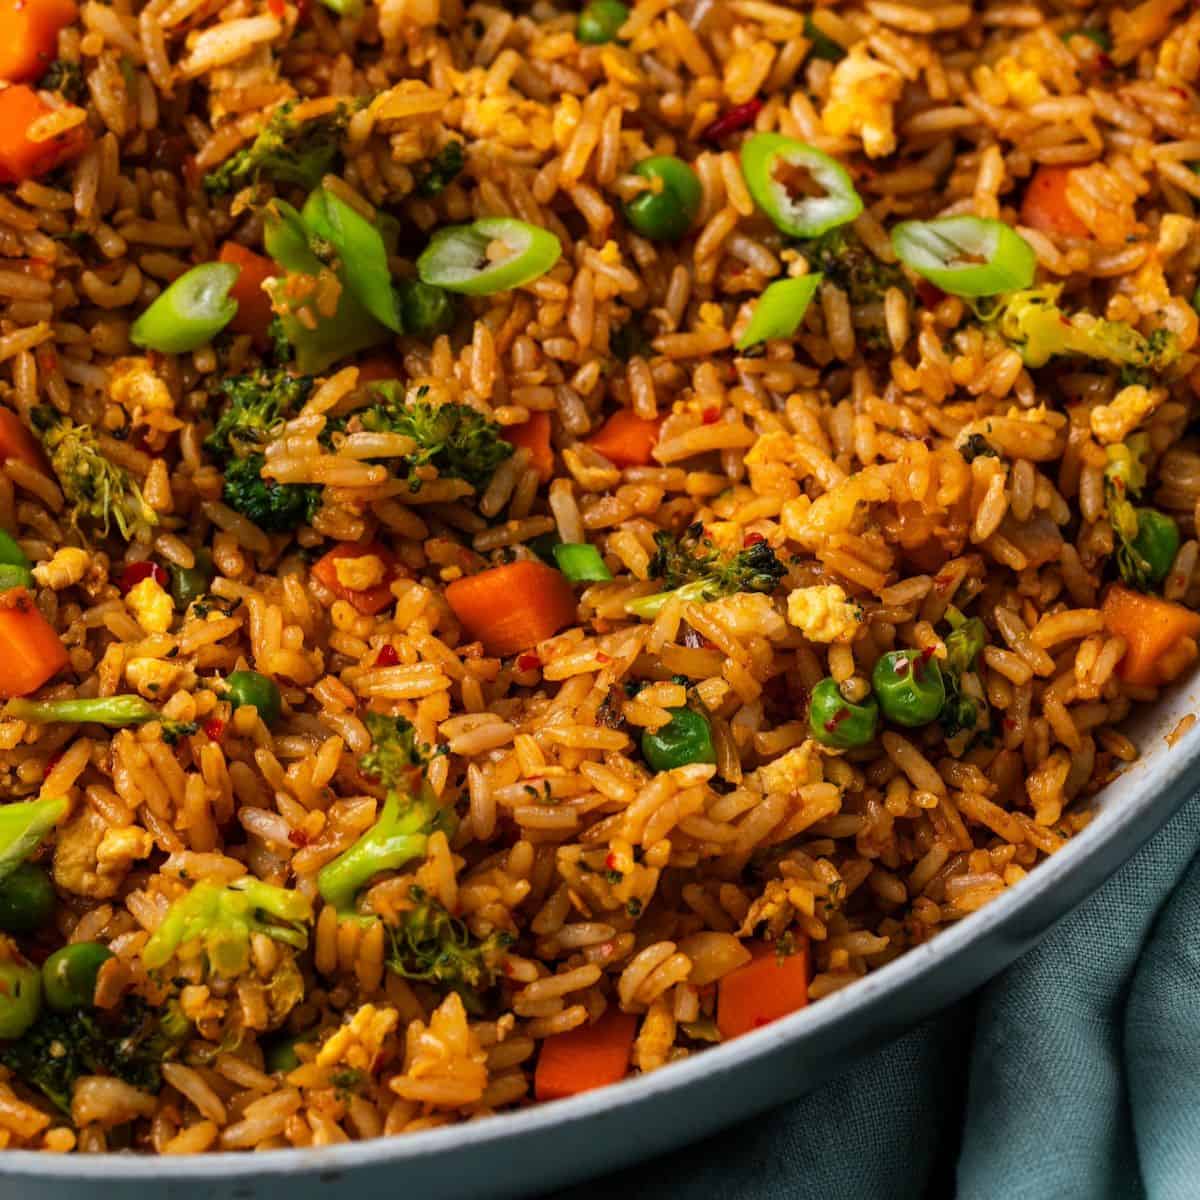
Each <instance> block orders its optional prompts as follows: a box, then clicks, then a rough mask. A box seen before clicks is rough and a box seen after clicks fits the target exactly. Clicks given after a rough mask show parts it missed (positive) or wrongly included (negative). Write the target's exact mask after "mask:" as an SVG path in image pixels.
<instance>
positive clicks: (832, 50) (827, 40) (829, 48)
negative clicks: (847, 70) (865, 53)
mask: <svg viewBox="0 0 1200 1200" xmlns="http://www.w3.org/2000/svg"><path fill="white" fill-rule="evenodd" d="M804 36H805V37H806V38H808V40H809V41H810V42H812V49H811V50H810V51H809V57H810V58H816V59H819V60H820V61H821V62H831V63H836V62H841V61H842V59H843V58H845V57H846V48H845V47H844V46H843V45H842V44H841V43H840V42H837V41H834V39H833V38H831V37H830V36H829V34H827V33H825V32H824V30H822V29H821V27H820V26H819V25H818V24H817V23H816V22H815V21H814V20H813V19H812V16H811V14H809V13H805V14H804Z"/></svg>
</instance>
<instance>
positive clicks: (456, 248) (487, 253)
mask: <svg viewBox="0 0 1200 1200" xmlns="http://www.w3.org/2000/svg"><path fill="white" fill-rule="evenodd" d="M561 256H562V245H561V244H560V243H559V240H558V238H556V237H555V236H554V234H552V233H550V232H549V231H548V230H545V229H540V228H539V227H538V226H536V225H530V224H529V222H528V221H518V220H517V219H516V218H515V217H485V218H483V219H482V220H479V221H475V222H474V223H473V224H471V225H452V226H450V227H449V228H446V229H439V230H438V231H437V233H435V234H434V235H433V237H432V238H431V239H430V242H429V245H428V246H426V248H425V249H424V251H423V252H422V253H421V256H420V258H418V259H417V273H418V274H419V275H420V277H421V280H422V282H424V283H431V284H434V285H435V286H436V287H441V288H445V289H446V290H447V291H450V292H462V293H463V294H464V295H467V296H492V295H495V293H496V292H506V291H511V290H512V289H513V288H518V287H521V286H523V285H524V284H526V283H532V282H533V280H535V279H537V278H539V277H540V276H542V275H545V273H546V272H547V271H549V270H550V268H551V267H553V266H554V264H555V263H556V262H558V260H559V258H560V257H561Z"/></svg>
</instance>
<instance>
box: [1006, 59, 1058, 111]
mask: <svg viewBox="0 0 1200 1200" xmlns="http://www.w3.org/2000/svg"><path fill="white" fill-rule="evenodd" d="M996 74H997V76H998V77H999V78H1000V80H1001V82H1002V83H1003V84H1004V86H1005V88H1007V89H1008V94H1009V95H1010V96H1011V97H1012V98H1013V100H1015V101H1016V102H1017V104H1019V105H1020V106H1021V107H1022V108H1028V107H1029V106H1030V105H1031V104H1036V103H1037V102H1038V101H1039V100H1042V99H1044V98H1045V96H1046V89H1045V88H1044V87H1043V86H1042V81H1041V79H1039V78H1038V74H1037V72H1036V71H1032V70H1030V69H1029V68H1028V67H1025V66H1022V65H1021V64H1020V63H1019V62H1017V60H1016V59H1015V58H1008V57H1005V58H1002V59H1001V60H1000V61H999V62H998V63H997V64H996Z"/></svg>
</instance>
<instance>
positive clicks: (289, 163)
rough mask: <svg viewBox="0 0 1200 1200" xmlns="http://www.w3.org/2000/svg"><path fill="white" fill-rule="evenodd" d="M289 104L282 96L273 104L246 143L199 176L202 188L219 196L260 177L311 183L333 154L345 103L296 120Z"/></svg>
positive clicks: (347, 112)
mask: <svg viewBox="0 0 1200 1200" xmlns="http://www.w3.org/2000/svg"><path fill="white" fill-rule="evenodd" d="M295 107H296V105H295V101H288V103H286V104H281V105H280V106H279V107H278V108H277V109H275V111H274V112H273V113H272V114H271V117H270V119H269V120H268V121H267V123H266V125H264V126H263V128H262V131H261V132H260V133H259V135H258V137H256V138H255V139H254V141H252V142H251V143H250V145H248V146H244V147H242V149H241V150H238V151H236V152H235V153H234V154H231V155H230V156H229V157H228V158H227V159H226V160H225V161H224V162H223V163H222V164H221V165H220V166H219V167H217V168H216V169H215V170H212V171H209V173H208V174H207V175H205V177H204V187H205V190H206V191H209V192H212V193H213V194H215V195H220V194H222V193H224V192H232V191H235V190H236V189H238V188H241V187H245V186H246V185H247V184H249V183H257V182H258V181H259V180H260V179H269V180H270V181H271V182H272V183H294V184H296V185H297V186H298V187H302V188H314V187H316V186H317V184H318V183H320V182H321V179H322V178H323V177H324V176H325V175H326V174H327V173H328V172H329V171H330V169H331V168H332V167H333V164H334V162H335V161H336V159H337V157H338V154H339V152H340V149H341V140H342V134H343V133H344V132H345V129H346V123H347V121H348V120H349V119H350V114H351V108H350V106H349V105H346V104H342V105H339V106H338V108H337V109H335V110H334V111H333V112H331V113H327V114H326V115H325V116H322V117H316V118H314V119H313V120H311V121H304V122H297V121H295V120H294V119H293V118H292V115H291V113H292V109H293V108H295Z"/></svg>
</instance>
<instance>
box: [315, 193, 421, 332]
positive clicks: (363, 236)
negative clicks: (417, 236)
mask: <svg viewBox="0 0 1200 1200" xmlns="http://www.w3.org/2000/svg"><path fill="white" fill-rule="evenodd" d="M300 215H301V217H302V219H303V221H304V224H305V225H307V226H308V229H309V231H310V232H311V233H313V234H315V235H316V236H317V237H319V238H323V239H324V240H325V241H327V242H328V243H329V244H330V245H331V246H332V247H333V248H334V250H335V251H336V252H337V256H338V258H339V259H340V260H341V266H342V275H343V278H344V279H345V282H346V286H347V287H348V288H349V289H350V291H351V292H352V293H353V295H354V297H355V298H356V299H357V300H358V302H359V303H360V304H361V305H362V306H363V308H365V309H366V310H367V312H369V313H370V314H371V316H373V317H374V318H375V319H376V320H377V321H379V322H380V323H381V324H383V325H386V326H387V328H388V329H390V330H391V331H392V332H393V333H400V332H401V324H400V314H399V312H398V311H397V304H396V295H395V293H394V292H393V290H392V272H391V270H390V268H389V267H388V253H387V247H386V245H385V244H384V240H383V234H382V233H381V232H380V231H379V229H377V228H376V227H375V226H374V225H373V224H372V223H371V222H370V221H368V220H367V219H366V217H364V216H363V215H362V214H361V213H360V212H358V211H357V209H354V208H352V207H351V206H350V205H349V204H347V203H346V202H345V200H343V199H342V198H341V197H340V196H336V195H334V193H333V192H331V191H330V190H329V189H328V188H323V187H320V188H316V189H314V190H313V191H312V192H310V193H309V197H308V199H307V200H306V201H305V202H304V209H303V211H302V212H301V214H300Z"/></svg>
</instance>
